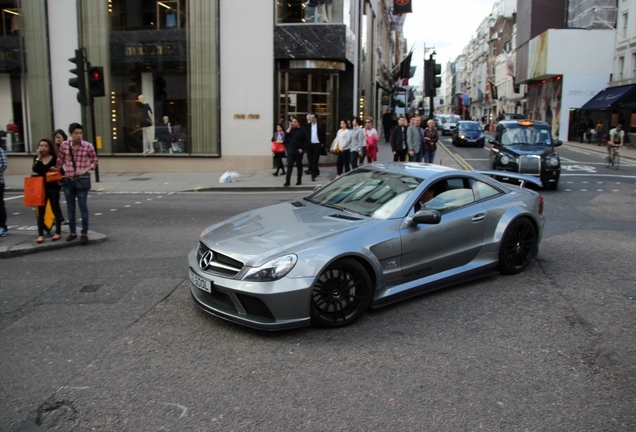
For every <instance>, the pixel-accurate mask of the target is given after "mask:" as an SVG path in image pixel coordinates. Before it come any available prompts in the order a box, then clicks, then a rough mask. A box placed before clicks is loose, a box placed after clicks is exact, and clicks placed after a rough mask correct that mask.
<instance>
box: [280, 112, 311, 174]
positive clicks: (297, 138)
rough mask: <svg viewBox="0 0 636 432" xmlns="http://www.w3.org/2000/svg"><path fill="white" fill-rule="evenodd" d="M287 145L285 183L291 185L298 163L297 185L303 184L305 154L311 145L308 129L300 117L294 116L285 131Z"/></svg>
mask: <svg viewBox="0 0 636 432" xmlns="http://www.w3.org/2000/svg"><path fill="white" fill-rule="evenodd" d="M285 145H286V148H287V176H286V177H285V184H284V185H283V186H289V184H290V183H289V182H290V180H291V176H292V171H293V169H294V165H296V170H297V172H296V178H297V180H296V186H300V185H301V184H302V178H303V154H305V152H306V151H307V148H308V147H309V136H308V135H307V131H306V130H305V129H303V128H302V127H300V123H299V122H298V117H293V118H292V121H291V123H290V124H289V127H288V128H287V131H285Z"/></svg>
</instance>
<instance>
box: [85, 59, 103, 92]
mask: <svg viewBox="0 0 636 432" xmlns="http://www.w3.org/2000/svg"><path fill="white" fill-rule="evenodd" d="M88 91H89V92H90V93H91V96H93V97H101V96H106V88H105V87H104V68H103V67H101V66H91V67H89V68H88Z"/></svg>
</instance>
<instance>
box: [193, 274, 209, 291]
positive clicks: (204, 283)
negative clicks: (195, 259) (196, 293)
mask: <svg viewBox="0 0 636 432" xmlns="http://www.w3.org/2000/svg"><path fill="white" fill-rule="evenodd" d="M190 282H192V285H194V286H195V287H197V288H199V289H200V290H203V291H205V292H209V293H211V292H212V282H210V281H208V280H205V279H203V278H202V277H200V276H197V275H196V274H194V273H193V272H192V270H190Z"/></svg>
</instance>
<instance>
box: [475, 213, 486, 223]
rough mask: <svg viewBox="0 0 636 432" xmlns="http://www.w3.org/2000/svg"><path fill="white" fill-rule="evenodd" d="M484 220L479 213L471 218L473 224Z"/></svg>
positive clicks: (484, 216)
mask: <svg viewBox="0 0 636 432" xmlns="http://www.w3.org/2000/svg"><path fill="white" fill-rule="evenodd" d="M485 218H486V215H485V214H483V213H479V214H477V215H475V216H473V222H481V221H483V220H484V219H485Z"/></svg>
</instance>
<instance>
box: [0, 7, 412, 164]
mask: <svg viewBox="0 0 636 432" xmlns="http://www.w3.org/2000/svg"><path fill="white" fill-rule="evenodd" d="M391 5H392V1H389V0H375V1H371V2H369V1H364V0H333V1H330V2H324V1H303V0H288V1H286V2H284V3H283V2H277V1H272V2H268V1H263V0H245V1H243V2H232V1H226V0H212V1H211V0H99V1H97V0H28V1H27V0H0V10H1V11H2V17H3V29H2V30H3V37H2V38H1V41H0V98H1V99H2V101H3V102H4V103H2V104H0V114H1V116H0V125H4V124H5V123H2V122H6V125H7V126H6V127H3V129H6V136H5V137H4V141H3V142H2V143H0V144H2V145H3V146H4V147H5V148H6V149H7V151H8V153H9V155H10V157H11V158H12V161H11V163H10V170H12V171H13V170H16V172H28V168H29V167H30V163H31V158H32V155H33V154H34V151H35V146H36V145H37V141H38V140H39V139H40V138H41V137H51V135H52V132H53V130H55V129H63V130H67V129H68V126H69V124H70V123H72V122H80V123H82V124H83V125H84V126H85V129H84V131H85V139H87V140H88V141H94V142H95V144H96V146H97V148H98V153H99V157H100V170H101V171H102V172H144V171H189V170H195V171H220V170H226V169H233V170H237V171H243V170H253V169H265V168H269V167H270V166H271V163H272V161H271V152H270V149H269V144H268V143H269V142H270V138H271V135H272V133H273V131H274V126H275V124H277V123H279V122H280V121H283V122H287V121H289V118H290V117H291V116H298V117H300V118H302V119H303V120H304V117H305V116H306V114H307V113H309V112H315V113H317V114H318V116H319V118H320V121H321V122H323V123H324V124H325V126H326V127H327V131H328V132H327V133H328V136H330V137H332V136H334V135H335V132H336V130H337V127H338V121H339V118H341V117H345V116H346V117H351V116H353V115H361V116H374V117H377V116H378V113H379V112H380V110H381V108H382V101H383V100H386V99H387V98H386V97H385V96H386V95H385V93H389V92H390V89H391V87H392V84H393V83H392V82H391V76H390V75H391V74H390V73H387V71H391V70H392V69H393V68H394V66H395V60H394V59H396V58H400V57H401V56H402V54H403V53H401V52H400V49H401V47H402V46H403V45H406V44H403V43H402V39H403V38H402V34H401V31H400V29H399V28H398V29H393V28H391V27H390V25H389V13H390V12H389V9H390V6H391ZM246 11H249V13H246ZM42 41H46V43H45V44H43V43H42ZM78 48H82V49H83V53H84V54H85V56H86V59H87V61H88V62H90V64H91V65H93V66H101V67H103V70H104V76H105V90H106V96H105V97H96V98H94V103H93V107H94V110H93V112H92V113H91V110H90V109H89V108H88V107H82V106H81V105H80V104H79V103H78V101H77V99H76V94H77V89H75V88H73V87H70V86H69V83H68V80H69V78H71V77H72V76H73V75H72V74H71V73H70V72H69V70H70V69H71V68H73V64H72V63H70V62H69V61H68V60H67V59H70V58H71V57H73V56H74V53H75V49H78ZM27 53H28V55H27ZM91 114H94V124H95V127H94V128H93V127H92V124H93V121H92V115H91ZM148 117H149V118H150V120H151V121H150V122H149V123H150V124H148V122H146V119H147V118H148Z"/></svg>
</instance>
